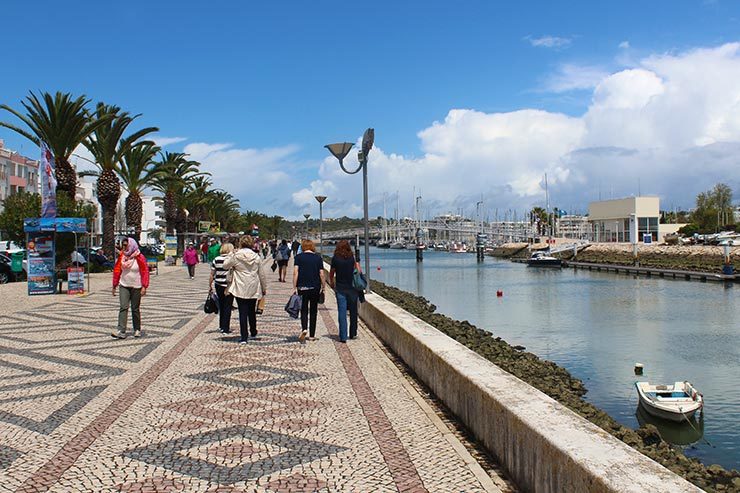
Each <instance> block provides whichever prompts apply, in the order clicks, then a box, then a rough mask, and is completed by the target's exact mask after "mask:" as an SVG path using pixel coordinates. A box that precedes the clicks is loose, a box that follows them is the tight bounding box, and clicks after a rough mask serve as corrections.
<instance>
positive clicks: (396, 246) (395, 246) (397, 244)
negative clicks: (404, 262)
mask: <svg viewBox="0 0 740 493" xmlns="http://www.w3.org/2000/svg"><path fill="white" fill-rule="evenodd" d="M405 248H406V242H405V241H403V240H396V241H394V242H392V243H391V245H390V249H391V250H404V249H405Z"/></svg>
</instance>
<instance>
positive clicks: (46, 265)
mask: <svg viewBox="0 0 740 493" xmlns="http://www.w3.org/2000/svg"><path fill="white" fill-rule="evenodd" d="M23 229H24V230H25V232H26V256H27V257H26V259H27V262H28V294H29V295H37V294H54V293H55V292H56V283H55V275H54V268H55V261H54V258H55V254H56V252H55V250H54V230H55V220H54V218H34V219H26V220H25V221H24V222H23Z"/></svg>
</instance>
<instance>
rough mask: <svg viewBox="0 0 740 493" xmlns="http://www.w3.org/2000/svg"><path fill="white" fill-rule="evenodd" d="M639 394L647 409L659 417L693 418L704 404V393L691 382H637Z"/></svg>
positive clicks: (679, 419) (678, 420)
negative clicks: (663, 383) (653, 383)
mask: <svg viewBox="0 0 740 493" xmlns="http://www.w3.org/2000/svg"><path fill="white" fill-rule="evenodd" d="M635 387H636V388H637V395H638V396H639V397H640V404H642V406H643V408H644V409H645V411H647V412H648V413H650V414H652V415H653V416H655V417H657V418H662V419H667V420H670V421H676V422H681V421H684V419H691V417H692V416H694V414H695V413H696V411H698V410H700V409H701V408H702V407H703V406H704V399H703V397H702V395H701V394H700V393H699V392H697V390H696V389H695V388H694V386H693V385H691V384H690V383H689V382H676V383H674V384H673V385H650V383H648V382H635Z"/></svg>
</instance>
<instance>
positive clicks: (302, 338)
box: [298, 330, 308, 342]
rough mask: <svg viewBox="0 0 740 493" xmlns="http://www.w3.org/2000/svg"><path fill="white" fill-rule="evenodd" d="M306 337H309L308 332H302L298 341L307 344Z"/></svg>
mask: <svg viewBox="0 0 740 493" xmlns="http://www.w3.org/2000/svg"><path fill="white" fill-rule="evenodd" d="M306 335H308V331H307V330H302V331H301V334H300V335H299V336H298V341H299V342H305V341H306Z"/></svg>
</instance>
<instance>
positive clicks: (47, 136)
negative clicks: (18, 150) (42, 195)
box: [0, 92, 106, 200]
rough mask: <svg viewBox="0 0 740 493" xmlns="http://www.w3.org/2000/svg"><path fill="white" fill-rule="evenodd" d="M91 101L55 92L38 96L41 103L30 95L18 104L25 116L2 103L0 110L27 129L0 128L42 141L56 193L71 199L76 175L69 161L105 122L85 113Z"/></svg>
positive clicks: (14, 126)
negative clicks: (48, 155) (52, 167)
mask: <svg viewBox="0 0 740 493" xmlns="http://www.w3.org/2000/svg"><path fill="white" fill-rule="evenodd" d="M89 102H90V100H89V99H87V98H86V97H85V96H80V97H78V98H76V99H74V98H73V97H72V96H71V95H70V94H69V93H61V92H57V93H56V94H55V95H54V96H52V95H51V94H49V93H47V92H42V93H41V100H39V98H38V97H37V96H36V95H35V94H34V93H33V92H30V93H29V95H28V96H27V97H26V100H25V101H21V104H22V105H23V107H24V108H25V109H26V114H25V115H24V114H22V113H21V112H19V111H16V110H14V109H13V108H11V107H9V106H7V105H5V104H3V105H0V109H3V110H5V111H8V112H10V113H12V114H13V115H15V116H16V117H17V118H18V119H20V120H21V121H22V122H23V123H24V124H25V125H26V126H27V127H28V130H25V129H23V128H20V127H18V126H16V125H13V124H11V123H6V122H0V127H5V128H9V129H11V130H13V131H15V132H18V133H19V134H21V135H22V136H24V137H26V138H27V139H28V140H30V141H31V142H33V143H34V144H36V145H37V146H41V142H45V143H46V144H47V145H48V146H49V149H50V150H51V153H52V155H53V156H54V162H55V164H56V179H57V192H62V193H66V194H67V196H68V197H69V198H70V199H72V200H74V198H75V192H76V189H77V176H76V175H75V170H74V167H73V166H72V165H71V164H70V162H69V158H70V156H71V155H72V153H73V152H74V150H75V149H76V148H77V146H78V145H80V144H81V143H82V142H83V141H84V140H85V139H86V138H88V137H89V136H90V135H91V134H92V133H93V132H95V131H96V130H97V129H98V128H99V127H100V126H102V125H103V124H105V123H106V120H105V119H100V118H93V117H91V116H90V113H89V112H88V111H87V104H88V103H89Z"/></svg>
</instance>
